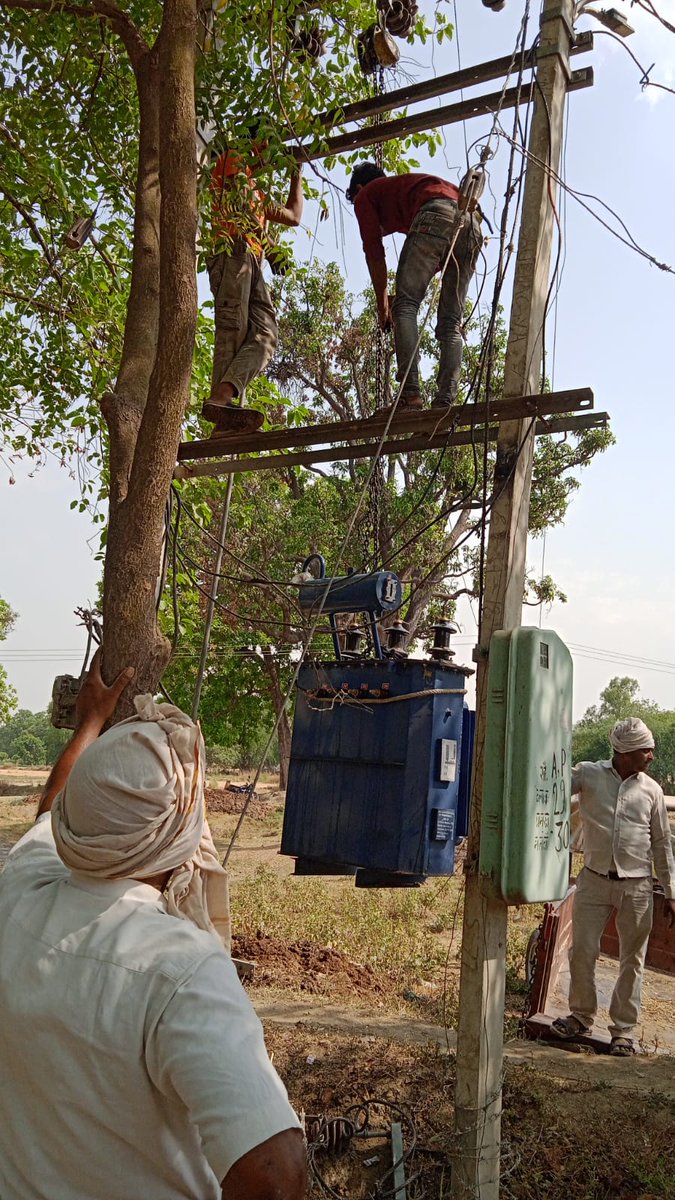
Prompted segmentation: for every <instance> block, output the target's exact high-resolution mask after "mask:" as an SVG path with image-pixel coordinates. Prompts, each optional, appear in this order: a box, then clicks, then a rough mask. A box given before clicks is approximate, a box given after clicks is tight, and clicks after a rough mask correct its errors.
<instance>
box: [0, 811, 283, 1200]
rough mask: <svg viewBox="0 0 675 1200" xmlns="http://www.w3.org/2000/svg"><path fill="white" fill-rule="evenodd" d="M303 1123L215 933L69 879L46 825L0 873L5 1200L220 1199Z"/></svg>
mask: <svg viewBox="0 0 675 1200" xmlns="http://www.w3.org/2000/svg"><path fill="white" fill-rule="evenodd" d="M298 1125H299V1122H298V1119H297V1117H296V1115H295V1113H294V1112H293V1109H292V1108H291V1106H290V1104H289V1102H288V1097H287V1094H286V1090H285V1088H284V1086H283V1084H282V1082H281V1080H280V1079H279V1076H278V1075H277V1073H276V1071H275V1070H274V1068H273V1066H272V1064H271V1063H270V1060H269V1057H268V1055H267V1052H266V1050H265V1045H264V1040H263V1033H262V1026H261V1024H260V1021H259V1020H258V1018H257V1016H256V1014H255V1012H254V1010H253V1007H252V1005H251V1003H250V1001H249V999H248V997H247V996H246V993H245V992H244V990H243V988H242V986H241V984H240V983H239V980H238V978H237V974H236V970H235V968H234V966H233V964H232V961H231V959H230V958H229V956H228V955H227V954H226V953H225V951H224V950H223V949H222V947H221V946H220V945H219V943H218V942H217V941H216V939H215V938H214V937H213V936H212V935H211V934H209V933H206V932H204V931H202V930H199V929H197V928H196V927H195V926H193V925H192V924H191V923H190V922H188V921H182V920H180V919H179V918H176V917H172V916H169V915H168V914H167V912H166V910H165V907H164V902H163V900H162V897H161V896H160V893H159V892H158V891H157V890H156V889H155V888H153V887H151V886H150V885H148V884H144V883H142V882H139V881H136V880H133V879H127V880H118V881H110V880H100V881H92V880H90V879H88V878H85V877H83V876H81V875H78V874H76V873H74V872H73V873H71V872H70V871H68V869H67V868H66V867H65V866H64V864H63V863H62V862H61V860H60V858H59V857H58V855H57V853H56V849H55V846H54V840H53V837H52V833H51V825H50V821H49V819H48V818H47V819H46V820H40V821H38V822H37V823H36V825H35V826H34V827H33V828H32V829H31V830H30V831H29V833H27V834H26V835H25V837H23V838H22V839H21V841H19V842H18V843H17V845H16V846H15V847H14V849H13V851H12V852H11V854H10V856H9V858H8V860H7V863H6V866H5V868H4V871H3V873H2V875H0V1196H1V1197H2V1200H102V1198H103V1197H104V1198H105V1200H220V1196H221V1186H220V1185H221V1182H222V1180H223V1179H224V1178H225V1176H226V1175H227V1172H228V1171H229V1169H230V1167H231V1166H232V1165H233V1164H234V1163H235V1162H236V1161H237V1160H238V1159H239V1158H241V1157H242V1156H243V1155H244V1154H246V1153H247V1152H248V1151H249V1150H251V1149H253V1147H255V1146H257V1145H259V1144H260V1143H261V1142H264V1141H266V1140H267V1138H270V1137H272V1136H274V1135H275V1134H277V1133H281V1132H282V1131H283V1130H285V1129H290V1128H297V1127H298Z"/></svg>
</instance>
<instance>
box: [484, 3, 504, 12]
mask: <svg viewBox="0 0 675 1200" xmlns="http://www.w3.org/2000/svg"><path fill="white" fill-rule="evenodd" d="M483 4H484V5H485V7H486V8H491V9H492V11H493V12H501V11H502V9H503V7H504V5H505V4H506V0H483Z"/></svg>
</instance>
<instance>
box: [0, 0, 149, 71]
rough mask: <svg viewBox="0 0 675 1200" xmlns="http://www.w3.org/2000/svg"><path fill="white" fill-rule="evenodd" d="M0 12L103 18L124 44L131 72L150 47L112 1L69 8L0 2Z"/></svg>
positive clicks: (50, 2) (63, 2) (45, 1)
mask: <svg viewBox="0 0 675 1200" xmlns="http://www.w3.org/2000/svg"><path fill="white" fill-rule="evenodd" d="M0 8H13V9H21V10H22V11H23V12H46V13H49V14H50V15H51V16H53V15H54V13H63V14H64V15H66V16H69V17H79V18H82V17H86V18H89V17H95V18H96V19H97V20H98V19H99V18H100V17H103V18H104V19H105V20H106V21H109V22H110V25H111V26H112V28H113V29H114V30H115V33H116V34H117V36H118V37H119V39H120V41H121V42H122V43H123V45H124V47H125V49H126V51H127V54H128V55H129V60H130V62H131V65H132V67H133V68H134V71H135V70H136V68H137V66H138V64H139V63H140V61H141V59H142V58H143V56H144V55H145V54H147V52H148V50H149V46H148V44H147V42H146V40H145V38H144V37H143V35H142V34H141V32H140V30H138V29H137V28H136V26H135V25H134V23H133V21H132V20H131V17H130V16H129V15H128V14H127V13H125V12H122V10H121V9H120V8H118V7H117V5H116V4H113V3H111V0H92V2H91V4H71V3H69V2H68V0H0Z"/></svg>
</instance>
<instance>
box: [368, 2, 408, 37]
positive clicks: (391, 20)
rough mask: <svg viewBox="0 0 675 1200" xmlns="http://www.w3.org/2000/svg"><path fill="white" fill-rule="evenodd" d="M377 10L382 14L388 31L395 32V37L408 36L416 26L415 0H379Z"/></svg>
mask: <svg viewBox="0 0 675 1200" xmlns="http://www.w3.org/2000/svg"><path fill="white" fill-rule="evenodd" d="M377 11H378V13H380V14H381V16H382V18H383V20H384V24H385V26H386V29H387V31H388V33H393V35H394V37H399V38H407V37H409V36H410V34H411V33H412V31H413V29H414V28H415V19H416V17H417V4H416V3H415V0H377Z"/></svg>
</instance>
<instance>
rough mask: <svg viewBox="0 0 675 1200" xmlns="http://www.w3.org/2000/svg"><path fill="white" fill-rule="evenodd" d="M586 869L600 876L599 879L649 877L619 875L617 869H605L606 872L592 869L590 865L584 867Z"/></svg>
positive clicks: (645, 877) (642, 877)
mask: <svg viewBox="0 0 675 1200" xmlns="http://www.w3.org/2000/svg"><path fill="white" fill-rule="evenodd" d="M586 870H587V871H590V873H591V875H598V876H599V877H600V879H612V880H614V881H616V880H620V879H649V878H650V877H649V875H619V872H618V871H607V872H606V873H605V872H604V871H594V870H593V868H592V867H586Z"/></svg>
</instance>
